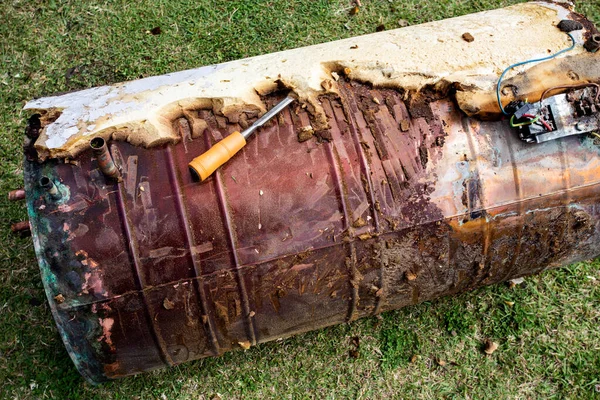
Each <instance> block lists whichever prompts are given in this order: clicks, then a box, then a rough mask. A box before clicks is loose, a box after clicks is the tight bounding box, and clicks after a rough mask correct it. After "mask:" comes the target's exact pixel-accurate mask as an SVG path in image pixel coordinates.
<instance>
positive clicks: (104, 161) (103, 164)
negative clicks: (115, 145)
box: [90, 137, 121, 179]
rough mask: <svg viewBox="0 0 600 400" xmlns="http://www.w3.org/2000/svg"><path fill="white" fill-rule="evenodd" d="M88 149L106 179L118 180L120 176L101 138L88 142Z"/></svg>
mask: <svg viewBox="0 0 600 400" xmlns="http://www.w3.org/2000/svg"><path fill="white" fill-rule="evenodd" d="M90 147H91V148H92V151H93V152H94V155H95V156H96V160H97V161H98V168H100V171H102V173H103V174H104V175H105V176H106V177H108V178H112V179H118V178H119V177H120V176H121V172H120V171H119V168H118V167H117V166H116V165H115V163H114V161H113V158H112V156H111V154H110V151H109V150H108V146H107V145H106V141H105V140H104V139H103V138H101V137H95V138H93V139H92V140H91V141H90Z"/></svg>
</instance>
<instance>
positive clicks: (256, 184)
mask: <svg viewBox="0 0 600 400" xmlns="http://www.w3.org/2000/svg"><path fill="white" fill-rule="evenodd" d="M340 89H341V90H340V96H339V97H338V98H335V97H331V96H327V97H323V98H321V99H320V100H321V102H322V104H323V106H324V110H325V112H326V114H327V117H328V120H329V125H330V129H329V130H328V131H327V132H322V133H321V134H322V135H323V136H328V140H323V141H321V142H319V141H318V140H317V139H313V140H310V141H306V142H303V143H299V142H298V140H297V137H296V132H297V131H298V130H300V129H301V128H302V127H304V126H306V125H307V124H308V123H310V117H309V115H308V113H307V112H306V111H304V110H302V109H298V110H295V111H294V110H284V111H283V112H282V114H281V118H279V120H278V121H276V122H274V123H272V124H271V125H270V126H268V127H266V128H264V129H263V130H262V131H261V132H260V133H259V134H258V135H257V136H256V137H255V138H253V139H251V140H250V141H249V143H248V145H247V146H246V148H244V149H243V150H242V152H241V153H240V154H239V155H238V156H236V157H234V158H233V159H232V160H231V161H230V162H229V163H228V164H226V165H225V166H224V167H222V168H221V169H220V170H218V171H217V173H216V174H215V175H214V176H213V177H211V178H210V179H208V180H207V181H205V182H204V183H201V184H199V183H196V182H194V181H193V180H192V177H191V176H190V174H189V173H188V170H187V164H188V163H189V161H190V160H191V159H192V158H193V157H195V156H196V155H197V154H201V153H202V152H203V151H204V150H206V149H207V148H208V144H209V142H215V141H217V140H219V139H221V138H222V137H223V136H226V135H227V134H228V132H230V131H233V130H235V129H239V127H238V126H237V124H235V123H229V122H227V121H226V120H224V119H223V117H219V116H215V115H214V114H213V113H212V112H210V111H207V110H201V111H199V113H198V118H199V119H201V120H203V121H204V122H205V123H206V124H207V126H208V128H207V129H206V130H205V132H204V136H203V137H201V138H197V139H194V140H191V141H187V142H180V143H179V144H176V145H167V146H163V147H158V148H154V149H144V148H139V147H135V146H133V145H131V144H128V143H123V142H117V143H114V145H113V156H114V158H115V161H116V162H118V163H119V164H120V165H123V166H124V168H123V179H122V181H121V182H117V181H112V182H108V183H107V182H106V181H105V180H104V179H103V178H102V175H101V174H100V173H99V172H98V170H94V168H93V167H92V161H91V157H90V156H89V154H86V153H82V154H81V155H80V157H79V159H78V160H79V161H80V162H79V163H78V164H73V163H72V164H66V163H59V162H57V161H55V160H48V161H46V162H45V163H42V164H38V163H34V162H26V164H25V177H26V190H27V191H28V193H29V194H30V195H29V196H28V209H29V214H30V219H31V224H32V228H33V235H34V238H35V240H34V243H35V244H36V251H37V254H38V259H39V262H40V268H41V271H42V278H43V280H44V284H45V286H46V289H47V293H48V298H49V301H50V305H51V308H52V310H53V312H54V316H55V318H56V321H57V324H58V326H59V329H60V331H61V333H62V336H63V338H64V341H65V344H66V346H67V349H68V351H69V353H70V354H71V357H72V358H73V360H74V362H75V364H76V365H77V367H78V369H79V370H80V372H81V373H82V374H83V375H84V376H85V377H86V378H87V379H88V380H90V381H93V382H100V381H103V380H106V379H114V378H118V377H120V376H125V375H129V374H133V373H137V372H141V371H145V370H151V369H154V368H159V367H164V366H169V365H175V364H179V363H182V362H185V361H188V360H193V359H197V358H201V357H207V356H215V355H219V354H222V353H223V352H225V351H228V350H232V349H236V348H237V349H239V348H247V347H248V346H253V345H255V344H257V343H261V342H266V341H270V340H274V339H277V338H281V337H286V336H290V335H293V334H295V333H299V332H304V331H308V330H312V329H317V328H320V327H324V326H328V325H332V324H336V323H341V322H345V321H351V320H354V319H356V318H359V317H363V316H369V315H373V314H377V313H380V312H383V311H386V310H391V309H396V308H399V307H403V306H406V305H410V304H415V303H419V302H422V301H426V300H431V299H434V298H436V297H439V296H443V295H448V294H452V293H458V292H462V291H465V290H470V289H473V288H475V287H478V286H482V285H489V284H493V283H496V282H500V281H504V280H507V279H509V278H516V277H519V276H523V275H528V274H532V273H537V272H540V271H543V270H545V269H547V268H552V267H558V266H561V265H565V264H568V263H571V262H574V261H578V260H586V259H590V258H592V257H595V256H597V255H598V254H600V237H599V232H600V229H599V224H600V201H599V199H600V196H599V195H600V164H598V163H596V162H592V160H595V159H598V157H600V148H599V147H598V146H597V145H596V144H595V143H594V140H593V139H592V138H589V137H568V138H565V139H561V140H557V141H552V142H548V143H544V144H540V145H529V144H526V143H523V142H521V141H520V140H519V139H518V138H517V135H516V134H515V132H514V131H512V130H511V129H510V128H509V127H508V125H507V124H506V123H504V122H502V121H499V122H480V121H477V120H473V119H468V118H466V117H464V115H462V113H461V112H460V111H459V110H457V109H456V107H455V106H454V104H453V103H452V101H450V100H447V99H442V100H439V101H435V102H432V103H429V104H428V105H426V104H424V105H423V106H422V108H421V110H426V111H427V112H426V116H416V117H415V116H412V115H411V114H410V113H409V111H408V108H407V105H406V103H405V101H404V100H403V98H402V96H401V95H400V94H399V93H398V92H396V91H394V90H388V89H372V88H370V87H368V86H365V85H362V84H359V83H356V82H341V81H340ZM374 98H375V99H377V101H373V100H372V99H374ZM279 99H280V98H277V96H270V97H269V98H267V99H266V101H267V102H270V104H275V103H276V101H278V100H279ZM219 119H221V120H220V121H219ZM174 126H176V124H174ZM88 171H91V173H90V175H89V179H85V178H83V177H84V176H86V174H87V173H88ZM94 171H96V172H94ZM42 174H45V175H42ZM41 176H43V177H45V178H48V181H50V182H60V184H61V185H63V186H64V187H63V188H62V192H64V193H68V197H66V198H62V199H61V201H60V202H56V203H55V204H54V203H53V202H52V201H49V202H48V201H46V200H45V197H44V194H45V190H46V189H45V188H44V185H39V184H38V182H40V177H41ZM44 183H47V181H46V180H44ZM58 299H60V301H59V300H58Z"/></svg>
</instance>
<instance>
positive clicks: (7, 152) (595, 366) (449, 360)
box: [0, 0, 600, 399]
mask: <svg viewBox="0 0 600 400" xmlns="http://www.w3.org/2000/svg"><path fill="white" fill-rule="evenodd" d="M0 3H1V4H0V21H1V23H0V57H1V60H0V128H1V129H0V159H1V160H2V169H0V240H1V243H2V245H1V246H0V397H2V398H10V399H13V398H16V399H30V398H31V399H33V398H35V399H38V398H40V399H45V398H51V399H54V398H58V399H62V398H69V399H76V398H83V399H92V398H98V399H117V398H123V399H131V398H137V399H172V398H204V399H215V398H216V399H219V398H223V399H228V398H242V397H248V398H267V397H277V398H279V397H285V398H348V397H351V398H363V399H365V398H388V397H396V398H439V397H447V398H476V399H478V398H498V399H500V398H548V397H556V398H593V397H594V396H596V397H599V398H600V261H592V262H588V263H581V264H577V265H572V266H569V267H566V268H563V269H561V270H556V271H552V272H547V273H544V274H543V275H541V276H535V277H531V278H528V279H526V281H525V283H523V284H522V285H519V286H517V287H515V288H509V287H508V286H506V285H497V286H494V287H489V288H485V289H481V290H477V291H475V292H472V293H467V294H463V295H461V296H458V297H453V298H444V299H441V300H438V301H435V302H428V303H423V304H420V305H417V306H413V307H408V308H405V309H403V310H400V311H396V312H389V313H386V314H384V315H382V316H380V317H376V318H368V319H363V320H359V321H356V322H353V323H350V324H345V325H339V326H336V327H332V328H328V329H323V330H320V331H316V332H310V333H307V334H304V335H300V336H296V337H294V338H290V339H286V340H282V341H277V342H273V343H268V344H263V345H259V346H257V347H254V348H252V349H250V350H248V351H245V352H243V351H240V352H234V353H230V354H226V355H224V356H222V357H220V358H215V359H206V360H201V361H196V362H191V363H187V364H184V365H182V366H179V367H175V368H171V369H166V370H162V371H157V372H154V373H147V374H143V375H139V376H136V377H131V378H127V379H123V380H120V381H116V382H113V383H108V384H105V385H103V386H100V387H92V386H90V385H88V384H86V383H85V382H84V381H83V379H82V378H81V377H80V376H79V374H78V373H77V371H76V370H75V368H74V366H73V364H72V363H71V360H70V359H69V357H68V356H67V353H66V351H65V349H64V347H63V345H62V342H61V340H60V338H59V336H58V334H57V331H56V328H55V325H54V321H53V320H52V317H51V315H50V310H49V308H48V307H47V305H46V300H45V295H44V291H43V287H42V283H41V280H40V277H39V272H38V268H37V263H36V259H35V255H34V252H33V246H32V243H31V239H30V238H22V237H18V236H15V235H13V234H11V232H10V229H9V226H10V223H11V222H16V221H20V220H24V219H25V218H26V210H25V206H24V204H21V203H19V204H14V203H13V204H10V203H8V201H7V199H6V193H7V192H8V191H9V190H11V189H15V188H18V187H21V186H22V179H23V178H22V169H21V150H20V147H21V143H22V136H23V131H24V126H25V120H26V118H27V115H25V114H24V113H23V112H22V111H21V109H22V107H23V104H24V102H25V101H26V100H28V99H31V98H33V97H39V96H43V95H49V94H52V93H56V92H62V91H68V90H74V89H80V88H87V87H92V86H96V85H103V84H108V83H114V82H119V81H124V80H132V79H136V78H140V77H145V76H151V75H159V74H164V73H167V72H171V71H177V70H182V69H188V68H194V67H199V66H202V65H207V64H213V63H218V62H223V61H228V60H233V59H237V58H242V57H248V56H254V55H258V54H263V53H269V52H273V51H278V50H284V49H288V48H293V47H300V46H305V45H310V44H315V43H321V42H326V41H331V40H335V39H340V38H344V37H349V36H355V35H360V34H363V33H370V32H374V31H375V29H376V27H377V26H378V25H381V24H383V25H385V27H386V28H387V29H392V28H397V27H398V26H399V21H400V20H405V21H407V22H408V23H409V24H418V23H423V22H427V21H431V20H439V19H443V18H448V17H453V16H458V15H463V14H467V13H471V12H476V11H481V10H486V9H492V8H498V7H502V6H506V5H509V4H512V3H515V1H512V0H507V1H502V0H477V1H467V0H452V1H432V0H427V1H419V0H407V1H392V0H390V1H388V0H380V1H369V0H362V3H363V7H362V8H361V9H360V11H359V13H358V14H357V15H355V16H353V17H351V16H350V15H349V9H350V6H351V1H350V0H348V1H342V0H329V1H326V0H272V1H250V0H247V1H241V0H233V1H222V2H217V1H208V0H182V1H177V2H176V1H168V0H137V1H125V0H114V1H110V0H104V1H95V2H92V1H81V0H80V1H75V0H73V1H61V0H38V1H26V0H2V1H1V2H0ZM594 4H596V2H594V1H586V2H581V5H580V6H579V11H582V12H584V13H586V14H587V15H588V16H589V17H590V18H592V19H593V20H595V21H596V22H600V6H598V5H597V4H596V5H594ZM154 28H157V29H154ZM152 31H154V33H158V34H153V33H152ZM158 31H160V33H159V32H158ZM516 45H518V44H516ZM488 338H489V339H492V340H493V341H495V342H497V343H498V344H499V348H498V350H497V351H496V352H494V353H493V354H492V355H485V354H484V353H483V352H482V346H483V343H484V341H485V340H486V339H488Z"/></svg>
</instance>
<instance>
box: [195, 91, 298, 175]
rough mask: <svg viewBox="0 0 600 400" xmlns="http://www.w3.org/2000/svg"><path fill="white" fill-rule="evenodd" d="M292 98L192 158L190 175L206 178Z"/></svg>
mask: <svg viewBox="0 0 600 400" xmlns="http://www.w3.org/2000/svg"><path fill="white" fill-rule="evenodd" d="M294 100H295V99H294V98H293V97H291V96H289V95H288V96H287V97H286V98H285V99H283V100H282V101H280V102H279V103H277V104H276V105H275V107H273V108H272V109H270V110H269V111H267V112H266V113H265V114H264V115H263V116H262V117H260V118H259V119H257V120H256V122H255V123H253V124H252V125H250V126H249V127H248V129H245V130H244V131H242V132H241V133H240V132H238V131H235V132H233V133H232V134H230V135H229V136H227V137H226V138H224V139H223V140H221V141H219V142H218V143H217V144H215V145H214V146H212V147H211V148H210V149H208V150H207V151H206V152H204V153H202V154H201V155H199V156H198V157H196V158H194V159H193V160H192V161H191V162H190V163H189V164H188V166H189V168H190V173H191V174H192V177H193V178H194V179H195V180H199V181H203V180H205V179H206V178H208V177H209V176H210V175H211V174H212V173H213V172H215V170H216V169H217V168H219V167H220V166H221V165H223V164H225V163H226V162H227V161H229V159H230V158H231V157H233V156H234V155H235V154H236V153H237V152H238V151H240V150H241V149H242V147H244V146H245V145H246V142H247V140H248V138H249V137H250V136H252V134H253V133H254V132H255V131H256V130H257V129H258V128H260V127H261V126H263V125H264V124H266V123H267V122H268V121H269V120H270V119H271V118H273V117H274V116H275V115H277V114H279V113H280V112H281V111H282V110H283V109H284V108H286V107H287V106H288V105H290V103H292V102H293V101H294Z"/></svg>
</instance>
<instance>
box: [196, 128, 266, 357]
mask: <svg viewBox="0 0 600 400" xmlns="http://www.w3.org/2000/svg"><path fill="white" fill-rule="evenodd" d="M209 129H210V135H211V136H213V137H214V134H213V133H212V127H211V128H209ZM207 140H208V136H207ZM208 145H209V146H211V144H210V143H209V144H208ZM213 176H214V178H213V182H214V186H215V192H216V193H217V200H218V203H219V208H220V209H221V216H222V218H223V222H224V225H225V230H226V231H227V241H228V242H229V246H230V247H231V257H232V258H233V263H234V269H235V277H236V281H237V285H238V292H239V294H240V300H241V302H242V311H243V313H244V317H245V321H246V333H247V335H248V338H249V339H250V343H251V344H252V345H253V346H254V345H256V336H257V331H256V326H255V323H254V318H253V317H252V316H250V300H249V298H248V292H247V290H246V284H245V282H244V279H243V276H242V271H241V268H240V267H241V264H240V261H239V257H238V254H237V249H236V242H237V241H236V236H235V228H234V227H233V223H232V222H231V211H230V210H229V205H228V203H227V195H226V193H225V186H224V184H223V169H222V168H219V169H217V170H216V171H215V173H214V174H213Z"/></svg>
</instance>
